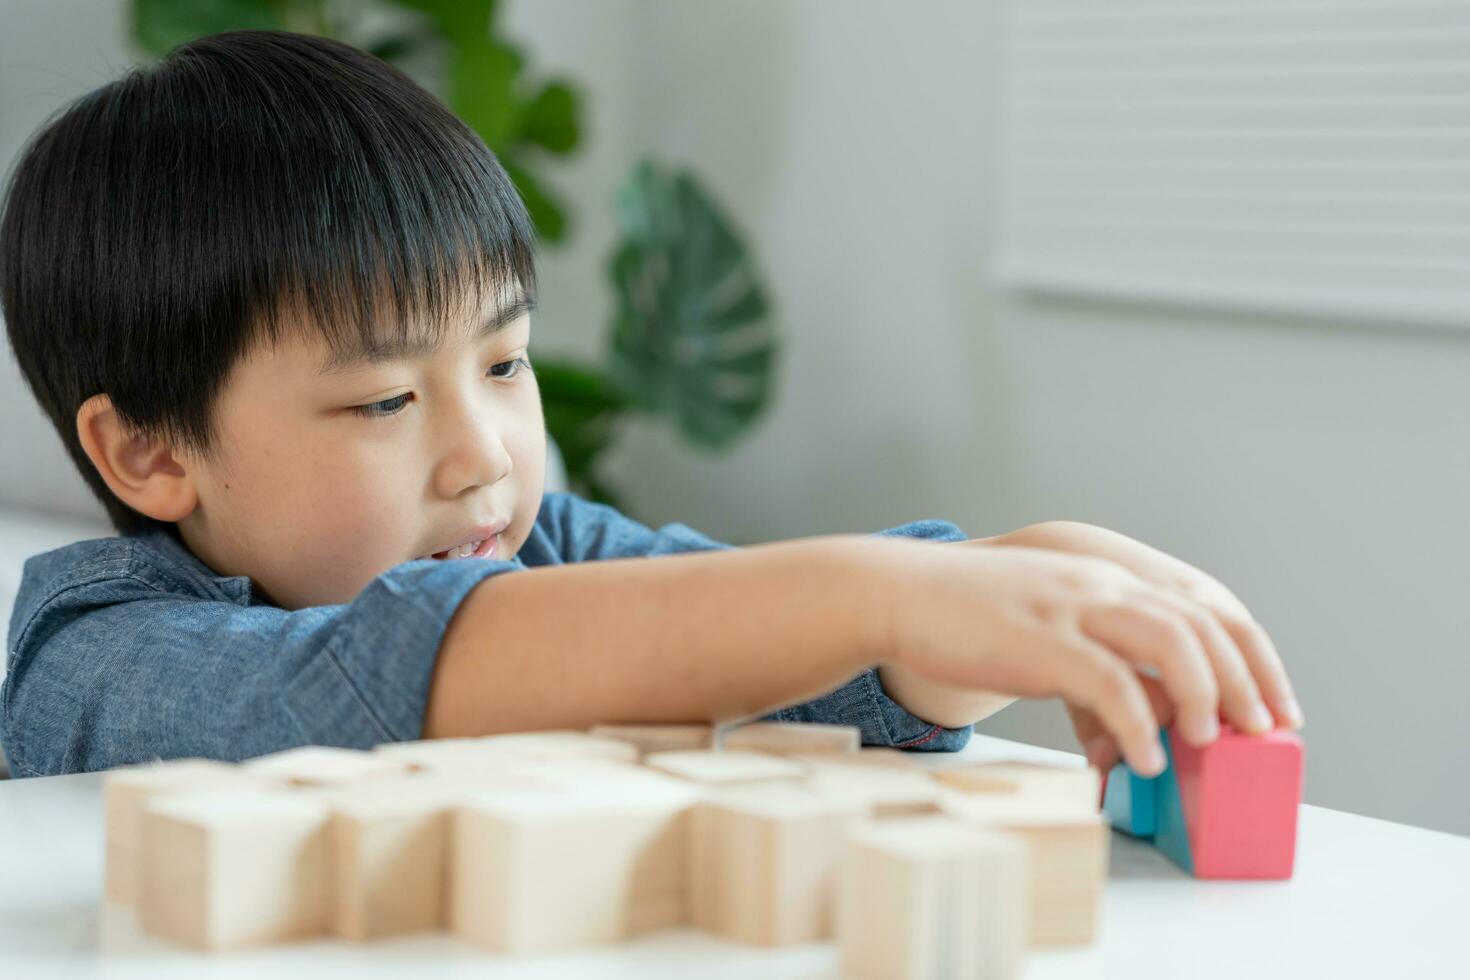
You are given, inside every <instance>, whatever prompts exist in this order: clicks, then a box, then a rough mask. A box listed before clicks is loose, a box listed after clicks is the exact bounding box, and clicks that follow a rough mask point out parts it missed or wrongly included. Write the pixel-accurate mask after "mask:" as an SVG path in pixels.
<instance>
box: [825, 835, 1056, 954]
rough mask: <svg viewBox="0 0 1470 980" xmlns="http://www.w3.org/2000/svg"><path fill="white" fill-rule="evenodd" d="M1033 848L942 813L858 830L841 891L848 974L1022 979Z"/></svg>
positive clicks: (840, 935)
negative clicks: (1028, 863)
mask: <svg viewBox="0 0 1470 980" xmlns="http://www.w3.org/2000/svg"><path fill="white" fill-rule="evenodd" d="M1026 861H1027V850H1026V844H1025V842H1024V841H1023V840H1021V839H1020V838H1019V837H1016V836H1014V835H1011V834H1005V833H995V832H986V831H980V830H975V829H973V828H969V827H965V826H963V825H961V824H958V823H956V822H954V821H952V820H949V819H946V818H943V817H920V818H910V819H904V820H889V821H884V822H883V823H879V824H868V825H864V826H861V827H859V828H856V829H854V830H852V831H850V832H849V834H848V836H847V840H846V844H845V851H844V854H843V861H842V870H841V875H840V879H839V881H840V884H839V888H838V925H837V941H838V944H839V947H840V949H841V954H842V968H843V975H844V976H848V977H855V978H872V980H910V978H912V980H928V978H931V977H984V978H995V980H1005V978H1010V977H1016V976H1019V975H1020V972H1021V967H1022V958H1023V954H1024V949H1025V944H1026V909H1027V905H1028V901H1027V895H1026V889H1027V867H1026Z"/></svg>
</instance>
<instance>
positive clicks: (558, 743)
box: [476, 729, 639, 762]
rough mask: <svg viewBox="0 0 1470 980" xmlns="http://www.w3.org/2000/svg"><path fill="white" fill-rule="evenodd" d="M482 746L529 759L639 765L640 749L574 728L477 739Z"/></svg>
mask: <svg viewBox="0 0 1470 980" xmlns="http://www.w3.org/2000/svg"><path fill="white" fill-rule="evenodd" d="M476 741H477V742H478V743H479V747H480V748H483V749H488V750H491V751H503V752H508V753H511V754H512V755H516V756H520V757H522V758H527V759H538V760H549V759H572V758H589V759H604V760H608V761H611V762H637V761H638V756H639V752H638V748H637V747H636V746H634V745H632V744H630V743H629V742H626V741H623V740H622V739H616V738H603V737H601V736H598V735H590V734H588V733H587V732H579V731H576V730H572V729H567V730H561V731H549V732H512V733H510V734H506V735H489V736H486V737H485V738H481V739H477V740H476Z"/></svg>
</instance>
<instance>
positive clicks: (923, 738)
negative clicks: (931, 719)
mask: <svg viewBox="0 0 1470 980" xmlns="http://www.w3.org/2000/svg"><path fill="white" fill-rule="evenodd" d="M941 731H943V729H942V728H940V727H939V726H938V725H935V726H934V727H933V728H931V729H929V733H928V734H927V735H920V736H919V737H918V738H913V739H909V740H908V741H907V742H899V743H898V746H897V747H898V748H900V749H916V748H918V747H919V746H921V745H923V744H924V743H925V742H932V741H934V739H936V738H938V737H939V733H940V732H941Z"/></svg>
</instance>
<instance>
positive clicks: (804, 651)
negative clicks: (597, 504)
mask: <svg viewBox="0 0 1470 980" xmlns="http://www.w3.org/2000/svg"><path fill="white" fill-rule="evenodd" d="M893 545H894V542H890V541H883V540H879V539H875V538H871V537H865V536H860V535H829V536H824V537H816V538H805V539H801V540H796V541H782V542H776V543H773V544H763V545H755V546H752V547H747V548H741V549H736V550H730V551H703V552H695V553H691V554H680V555H664V556H659V557H656V558H627V559H612V560H606V561H593V562H579V563H576V564H568V565H557V566H548V567H539V568H533V569H528V570H526V571H523V572H509V573H502V574H500V575H496V576H494V577H492V578H489V579H486V580H485V581H484V582H482V583H481V584H480V585H478V586H476V588H475V589H474V590H473V591H471V592H470V594H469V596H468V597H466V599H465V601H464V602H463V603H462V604H461V605H460V607H459V609H458V610H457V611H456V613H455V615H454V617H453V619H452V620H451V622H450V624H449V628H448V630H447V631H446V633H445V636H444V640H443V643H442V644H441V646H440V650H439V659H438V664H437V666H436V668H435V673H434V678H433V681H432V684H431V686H430V691H429V700H428V706H427V709H426V711H425V721H424V732H423V734H424V736H425V737H426V738H433V737H442V736H455V735H459V736H464V735H484V734H494V733H497V732H505V731H520V730H533V729H546V728H580V727H587V726H590V725H594V724H597V723H600V722H635V721H636V722H679V721H701V720H712V721H723V720H731V719H736V718H742V717H747V716H751V715H755V714H759V713H762V712H766V711H769V710H772V709H774V708H777V707H781V706H783V705H787V704H793V703H796V702H800V701H804V700H807V699H809V698H812V697H816V696H817V695H819V694H822V693H824V692H826V691H829V690H831V689H833V688H835V687H837V686H839V685H841V684H842V683H844V682H845V681H847V680H848V679H850V678H852V677H853V676H854V675H856V674H857V673H859V672H860V671H862V670H863V669H865V668H867V667H868V666H870V665H871V664H873V663H875V662H877V661H878V660H880V659H882V658H883V657H885V656H886V655H887V650H886V645H887V637H888V626H887V623H886V621H885V614H884V612H883V610H884V609H885V608H886V601H887V600H886V597H887V596H888V595H889V594H890V593H889V590H888V589H887V587H886V585H885V580H884V569H885V568H886V567H887V562H886V561H885V560H884V558H883V554H884V552H885V550H886V549H890V548H892V547H893Z"/></svg>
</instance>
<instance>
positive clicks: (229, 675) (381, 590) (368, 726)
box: [0, 553, 523, 775]
mask: <svg viewBox="0 0 1470 980" xmlns="http://www.w3.org/2000/svg"><path fill="white" fill-rule="evenodd" d="M522 568H523V566H521V565H519V564H518V563H514V562H511V561H497V560H493V559H480V560H477V561H472V562H471V561H464V562H438V561H429V560H424V561H413V562H406V563H403V564H400V565H397V566H395V567H393V568H391V569H389V570H388V571H386V572H384V573H382V574H381V575H379V576H378V577H377V578H376V579H374V580H373V581H372V582H370V583H369V584H368V585H367V586H366V587H365V588H364V589H363V590H362V591H361V592H360V593H359V594H358V595H357V597H356V598H354V599H353V601H352V602H350V603H346V604H342V605H335V606H315V607H311V608H306V609H301V610H295V611H286V610H283V609H280V608H278V607H275V606H271V605H248V604H242V603H241V602H233V601H230V599H229V597H228V596H223V595H221V596H220V597H216V598H204V597H202V596H196V595H189V594H184V593H182V592H181V591H180V590H179V588H178V587H177V580H175V579H172V578H171V577H170V576H169V575H168V574H167V573H166V571H164V570H163V569H161V568H159V567H156V566H154V565H152V564H151V563H150V562H149V561H148V559H147V558H146V557H144V556H142V555H140V554H137V553H135V554H134V556H133V557H132V558H131V559H130V560H126V561H123V562H121V563H118V564H114V565H113V566H111V567H104V568H101V569H96V570H92V574H90V575H88V576H83V577H80V579H79V580H78V579H74V580H71V581H66V582H63V583H61V587H60V588H58V589H56V591H55V594H54V595H51V596H49V597H47V598H46V599H45V601H44V602H42V603H40V604H39V605H38V606H37V608H36V610H35V611H34V613H33V614H32V615H31V616H30V617H29V618H28V619H27V621H26V622H25V623H24V624H23V625H20V626H19V628H18V632H16V633H14V634H12V637H11V640H12V643H11V644H10V646H11V650H10V657H11V663H10V671H9V674H8V676H7V677H6V679H5V685H4V688H3V690H0V725H3V732H4V738H5V745H6V751H7V754H8V755H9V756H10V761H11V764H12V766H13V767H14V768H15V769H16V772H17V774H19V775H50V774H55V773H64V772H81V771H91V770H97V769H108V768H112V767H115V766H119V765H125V764H129V763H134V762H140V761H146V760H148V759H155V758H181V757H188V756H203V757H206V758H213V759H224V760H240V759H245V758H250V757H253V756H257V755H262V754H264V753H267V752H274V751H278V750H280V749H285V748H291V747H294V746H298V745H304V744H315V745H336V746H344V747H351V748H369V747H371V746H373V745H375V744H377V743H379V742H385V741H392V740H402V739H414V738H418V737H419V735H420V733H421V730H422V728H423V717H424V710H425V705H426V703H427V699H428V691H429V683H430V680H431V678H432V676H433V669H434V664H435V660H436V657H437V655H438V649H439V644H440V641H441V640H442V638H443V636H444V632H445V630H446V628H447V626H448V623H449V620H450V618H451V617H452V616H453V614H454V611H455V609H456V608H457V607H458V606H459V604H460V602H461V601H462V600H463V599H464V598H465V596H466V595H468V593H469V592H470V590H471V589H473V588H474V587H475V586H476V585H478V584H479V583H480V582H482V581H484V580H485V579H487V578H489V577H491V576H492V575H497V574H500V573H501V572H505V571H512V570H520V569H522ZM244 601H245V602H248V599H245V600H244Z"/></svg>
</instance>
